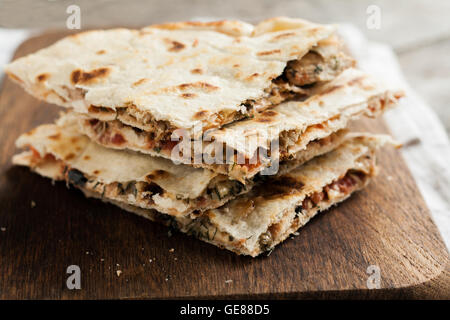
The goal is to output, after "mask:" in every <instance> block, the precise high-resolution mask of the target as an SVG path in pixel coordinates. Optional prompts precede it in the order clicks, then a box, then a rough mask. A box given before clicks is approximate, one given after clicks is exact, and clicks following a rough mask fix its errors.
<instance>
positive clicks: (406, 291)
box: [0, 30, 450, 299]
mask: <svg viewBox="0 0 450 320" xmlns="http://www.w3.org/2000/svg"><path fill="white" fill-rule="evenodd" d="M69 33H72V32H64V33H61V32H60V31H56V30H52V31H51V32H50V33H43V34H40V35H35V36H33V37H31V38H28V39H27V40H25V41H24V42H22V44H21V45H20V46H19V47H18V48H17V50H16V53H15V55H14V57H16V55H17V52H19V51H25V52H26V51H28V50H27V46H28V44H29V43H30V42H31V41H36V40H39V39H40V38H46V39H48V37H51V38H54V39H55V40H57V39H58V38H60V37H61V36H62V34H69ZM7 81H9V80H7V79H6V78H3V81H2V86H1V90H0V97H1V96H2V93H3V91H4V89H5V87H6V86H7ZM3 112H4V110H0V116H1V115H2V113H3ZM400 161H402V162H404V160H403V158H402V159H401V160H400ZM405 166H406V164H405ZM419 201H420V202H422V203H424V201H423V199H419ZM424 206H425V205H424ZM425 207H426V206H425ZM425 214H429V212H427V213H425ZM436 230H437V229H436ZM439 237H440V235H439ZM440 241H441V242H442V240H440ZM444 248H445V246H444ZM441 258H443V260H442V265H441V268H440V269H439V270H438V271H437V272H436V273H435V274H433V275H431V276H430V277H429V278H428V279H427V280H425V281H423V282H421V283H414V284H412V285H409V286H405V287H401V288H395V289H379V290H369V289H367V290H339V291H317V292H299V293H277V294H276V296H274V295H273V294H265V293H262V294H256V295H255V294H250V295H239V294H238V295H233V296H231V297H230V296H229V295H224V296H221V295H214V296H198V297H195V298H196V299H255V298H257V299H274V298H276V299H291V298H296V299H298V298H301V299H312V298H314V299H317V298H318V299H322V298H327V299H329V298H339V299H340V298H352V299H355V298H356V299H360V298H365V299H386V298H413V299H415V298H418V299H428V298H430V299H431V298H432V299H435V298H441V299H448V298H450V263H449V259H448V252H444V253H443V255H442V257H441ZM142 298H146V297H142ZM183 298H192V296H177V297H176V299H183ZM121 299H127V298H126V297H122V298H121ZM133 299H134V298H133Z"/></svg>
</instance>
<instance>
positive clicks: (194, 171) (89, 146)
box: [13, 114, 345, 215]
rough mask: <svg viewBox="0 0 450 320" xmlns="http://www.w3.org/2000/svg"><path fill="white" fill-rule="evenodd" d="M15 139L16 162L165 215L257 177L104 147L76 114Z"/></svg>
mask: <svg viewBox="0 0 450 320" xmlns="http://www.w3.org/2000/svg"><path fill="white" fill-rule="evenodd" d="M344 135H345V130H341V131H339V132H336V133H333V134H332V135H330V136H328V137H327V138H326V139H323V140H317V141H312V142H311V143H310V145H309V148H307V149H306V150H304V151H302V152H299V153H298V154H297V157H296V158H295V159H292V160H291V161H289V162H288V163H285V164H284V165H283V170H284V171H286V170H287V171H288V170H290V169H292V168H294V167H295V166H298V165H300V164H302V163H304V162H306V161H308V160H309V159H311V158H313V157H314V156H317V155H320V154H324V153H326V152H329V151H330V150H332V149H334V148H336V147H337V146H338V145H339V144H340V143H342V141H343V139H344ZM16 144H17V146H18V147H19V148H28V149H29V151H25V152H23V153H21V154H19V155H17V156H15V157H14V158H13V163H15V164H19V165H25V166H29V167H31V168H32V169H33V170H35V171H37V172H38V173H40V174H42V175H44V176H50V177H51V178H52V179H54V180H63V179H64V180H67V181H68V182H69V183H72V184H75V185H83V186H84V185H86V188H91V189H92V190H93V191H99V190H101V193H104V195H105V196H106V197H108V198H112V199H119V200H121V201H128V202H129V203H131V204H133V205H135V206H139V207H142V208H147V209H156V210H158V211H160V212H163V213H166V214H169V215H188V214H191V213H192V212H194V211H197V212H202V211H205V210H207V209H211V208H217V207H219V206H221V205H223V204H225V203H226V202H228V201H229V200H231V199H233V198H235V197H237V196H238V195H240V194H244V193H246V192H248V191H249V190H250V189H251V188H252V187H253V185H254V184H255V182H257V179H256V178H255V179H251V180H248V181H247V183H246V184H243V183H241V182H239V181H236V180H230V179H229V177H228V176H225V175H222V174H218V173H216V172H213V171H211V170H207V169H201V168H194V167H192V166H187V165H183V164H181V165H176V164H174V163H173V162H172V161H170V160H167V159H164V158H161V157H151V156H148V155H145V154H142V153H138V152H133V151H124V150H114V149H109V148H105V147H103V146H101V145H99V144H97V143H95V142H92V141H91V140H90V139H89V138H88V137H86V136H84V135H83V134H81V133H80V132H79V131H78V125H77V122H76V121H75V120H74V118H73V117H71V116H70V115H65V114H63V115H62V116H61V118H60V119H58V121H57V122H56V123H55V124H46V125H41V126H39V127H37V128H35V129H33V130H32V131H30V132H28V133H25V134H23V135H22V136H21V137H19V139H18V140H17V143H16ZM50 172H51V174H50ZM255 180H256V181H255Z"/></svg>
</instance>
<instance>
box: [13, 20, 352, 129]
mask: <svg viewBox="0 0 450 320" xmlns="http://www.w3.org/2000/svg"><path fill="white" fill-rule="evenodd" d="M334 32H335V26H329V25H319V24H314V23H311V22H308V21H305V20H301V19H289V18H273V19H269V20H265V21H262V22H261V23H259V24H257V25H256V26H253V25H250V24H247V23H244V22H240V21H217V22H206V23H202V22H185V23H172V24H164V25H153V26H149V27H146V28H143V29H140V30H132V29H112V30H95V31H87V32H82V33H79V34H75V35H71V36H68V37H66V38H64V39H62V40H60V41H58V42H56V43H55V44H53V45H51V46H50V47H48V48H45V49H42V50H40V51H38V52H36V53H34V54H30V55H28V56H26V57H23V58H19V59H17V60H15V61H14V62H12V63H11V64H9V65H7V66H6V72H7V73H8V74H9V75H10V76H11V78H12V79H14V80H16V81H17V82H18V83H20V84H21V85H22V86H23V87H24V88H25V89H26V90H27V91H28V92H29V93H31V94H32V95H34V96H35V97H38V98H40V99H43V100H45V101H48V102H51V103H55V104H58V105H61V106H64V107H69V108H72V109H74V110H75V111H76V112H79V113H84V114H89V115H90V116H91V117H97V118H100V119H115V118H118V119H120V120H121V121H122V122H124V123H127V124H130V125H132V126H134V127H138V128H141V129H144V130H146V131H149V132H156V133H157V136H159V135H160V134H167V133H169V134H170V132H172V131H173V130H175V129H176V128H184V129H187V130H191V129H192V128H193V127H194V126H195V125H198V124H202V125H203V127H204V128H205V129H207V128H218V127H221V126H223V125H225V124H227V123H230V122H232V121H235V120H238V119H241V118H244V117H247V116H249V115H250V114H252V113H253V112H254V111H256V110H264V109H266V108H268V107H271V106H273V105H276V104H278V103H280V102H282V101H283V100H284V99H285V98H291V97H292V95H293V94H296V93H299V94H302V92H303V90H304V88H302V86H305V85H310V84H311V83H310V82H311V81H315V82H321V81H326V80H329V79H330V76H331V77H332V76H333V74H335V73H337V72H339V71H341V70H342V69H343V68H345V67H348V66H352V65H354V62H353V61H352V60H351V59H349V58H348V57H346V56H345V55H344V54H343V53H342V52H341V51H339V50H338V51H332V52H334V53H333V54H331V55H330V54H328V52H329V50H330V48H336V47H338V46H340V43H339V41H336V40H335V38H334ZM321 41H322V42H321ZM322 46H323V47H324V48H322ZM308 53H309V56H308V57H307V58H308V59H307V61H306V63H307V64H309V63H311V64H312V63H315V66H316V67H317V68H316V67H314V69H313V72H312V73H311V70H309V69H308V68H307V67H306V68H305V66H304V63H303V64H302V63H300V62H299V63H298V64H290V65H289V66H288V62H291V61H292V62H295V61H300V60H301V59H302V58H303V57H304V56H306V55H307V54H308ZM311 55H318V56H320V57H319V58H318V59H314V58H312V57H311ZM334 60H339V61H340V63H337V64H336V63H333V61H334ZM308 61H310V62H308ZM285 69H288V70H290V72H289V75H290V76H286V77H282V78H283V79H281V78H280V76H282V75H283V72H284V71H285ZM324 69H326V70H324ZM314 70H316V72H314ZM322 72H323V76H321V75H320V73H322ZM315 74H318V75H319V76H315ZM289 79H292V81H294V82H295V86H296V88H292V89H289V88H288V89H287V88H286V85H287V84H289ZM284 93H286V94H284Z"/></svg>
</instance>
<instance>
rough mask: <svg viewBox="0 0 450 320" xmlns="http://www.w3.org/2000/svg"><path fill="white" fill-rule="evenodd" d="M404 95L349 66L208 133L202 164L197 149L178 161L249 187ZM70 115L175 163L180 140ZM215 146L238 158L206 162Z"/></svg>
mask: <svg viewBox="0 0 450 320" xmlns="http://www.w3.org/2000/svg"><path fill="white" fill-rule="evenodd" d="M402 94H403V93H402V92H399V91H390V90H388V89H387V88H386V87H385V86H384V85H383V84H381V83H379V81H377V80H376V79H373V78H371V77H369V76H368V75H367V74H365V73H363V72H362V71H360V70H357V69H353V68H349V69H346V70H345V71H343V72H342V73H341V74H339V75H338V76H337V77H336V78H334V79H333V80H332V81H330V82H328V83H326V84H324V85H322V86H320V87H318V88H316V89H315V92H314V95H313V96H311V97H310V98H309V99H307V100H305V101H289V102H285V103H282V104H280V105H278V106H276V107H274V108H272V109H270V110H266V111H263V112H261V113H257V114H256V115H255V116H254V117H253V118H251V119H247V120H241V121H237V122H234V123H232V124H230V125H228V126H225V127H223V128H220V129H217V130H212V131H210V132H208V134H205V138H204V139H203V140H204V141H202V146H203V148H202V150H201V151H202V152H203V154H200V160H201V161H198V159H199V158H198V157H197V158H196V156H197V155H198V153H196V150H195V149H194V148H192V151H191V155H192V156H191V157H187V158H178V159H177V160H179V161H180V162H182V163H185V164H191V165H194V166H195V167H201V168H207V169H209V170H212V171H214V172H217V173H220V174H225V175H229V176H230V177H231V178H233V179H236V180H239V181H241V182H242V183H245V181H246V180H248V179H251V178H252V177H253V176H255V175H256V174H258V173H260V172H261V171H263V170H264V169H265V168H267V167H268V166H270V165H271V163H273V162H274V161H284V160H287V159H292V158H293V157H294V155H295V154H297V153H299V152H300V151H304V150H306V149H307V146H308V144H309V143H310V142H311V141H314V140H317V139H324V138H325V137H327V136H329V135H330V134H332V133H333V132H336V131H338V130H341V129H343V128H345V127H347V126H348V123H349V121H350V120H353V119H356V118H358V117H360V116H361V115H366V116H370V117H376V116H377V115H379V114H381V113H382V112H383V111H385V110H386V109H388V108H391V107H393V106H395V105H396V103H397V100H398V99H399V98H400V97H401V96H402ZM72 116H74V117H76V118H78V119H79V123H80V130H81V131H82V132H83V133H84V134H86V135H87V136H89V137H90V138H91V139H92V140H94V141H96V142H97V143H99V144H102V145H104V146H106V147H108V148H115V149H130V150H134V151H139V152H143V153H147V154H150V155H152V156H161V157H165V158H167V159H173V150H174V148H175V147H176V146H177V142H174V141H172V140H169V141H164V142H161V141H159V142H158V140H157V139H155V137H154V135H153V134H152V133H149V132H146V131H143V130H139V129H136V128H134V127H132V126H128V125H124V124H123V123H122V122H120V121H119V120H111V121H99V120H97V119H92V118H89V117H85V116H82V115H80V114H78V115H77V114H76V113H73V115H72ZM277 138H279V148H278V150H275V152H274V150H271V144H272V143H274V141H275V140H277ZM205 140H206V141H205ZM207 141H213V142H207ZM192 145H194V144H192ZM216 148H219V149H220V148H224V150H226V148H228V149H229V150H231V152H230V154H231V155H234V157H233V158H227V159H225V157H223V159H222V160H223V161H215V162H213V163H211V162H210V163H207V162H206V161H203V160H204V155H205V154H207V153H208V150H215V149H216ZM261 148H262V149H264V150H266V151H265V152H264V153H265V154H269V150H270V151H271V152H270V159H269V160H270V161H268V160H267V159H264V158H262V157H259V153H260V152H261V151H260V149H261ZM223 154H225V152H223ZM238 155H239V157H238Z"/></svg>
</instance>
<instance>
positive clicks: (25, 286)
mask: <svg viewBox="0 0 450 320" xmlns="http://www.w3.org/2000/svg"><path fill="white" fill-rule="evenodd" d="M61 36H62V33H50V34H45V35H42V36H38V37H35V38H32V39H29V40H27V41H26V42H24V43H23V44H22V45H21V46H20V48H19V49H18V51H17V52H16V55H15V57H19V56H22V55H25V54H28V53H30V52H33V51H35V50H37V49H39V48H41V47H44V46H47V45H49V44H51V43H53V42H54V41H55V40H57V39H58V38H60V37H61ZM58 111H59V109H58V107H56V106H52V105H48V104H45V103H42V102H40V101H37V100H36V99H34V98H32V97H31V96H29V95H28V94H26V93H25V92H24V91H23V90H22V89H21V88H19V86H18V85H16V84H13V83H12V82H11V81H10V80H5V81H4V84H3V88H2V91H1V95H0V139H1V140H0V141H1V142H2V144H1V146H0V148H1V153H0V204H1V206H0V227H1V229H0V230H1V231H0V298H1V299H99V298H108V299H135V298H186V297H187V298H447V299H448V298H450V280H449V279H450V276H449V275H450V272H449V270H450V269H449V259H448V253H447V251H446V248H445V246H444V244H443V242H442V240H441V238H440V236H439V234H438V231H437V229H436V227H435V225H434V224H433V222H432V220H431V218H430V215H429V211H428V209H427V207H426V206H425V204H424V202H423V200H422V197H421V195H420V193H419V191H418V189H417V187H416V185H415V183H414V181H413V179H412V177H411V175H410V173H409V171H408V169H407V167H406V165H405V163H404V161H403V159H402V158H401V156H400V154H399V152H398V151H396V150H393V149H392V148H389V147H388V148H385V149H383V150H382V151H381V152H380V153H379V163H380V167H381V172H380V174H379V176H378V177H377V178H375V180H374V181H373V182H372V183H371V184H370V185H369V186H368V187H367V188H366V189H365V190H363V191H361V192H358V193H356V194H355V195H354V196H353V197H352V198H350V199H349V200H348V201H346V202H344V203H343V204H341V205H340V206H338V207H335V208H333V209H332V210H329V211H327V212H325V213H322V214H320V215H319V216H317V217H315V218H314V219H313V220H312V221H311V222H310V223H308V224H307V225H306V226H305V227H304V228H303V229H301V230H300V234H299V235H298V236H296V237H294V238H293V239H289V240H287V241H285V242H284V243H283V244H281V245H280V246H278V247H277V248H276V249H275V250H274V251H273V253H272V254H271V255H270V256H269V257H266V256H262V257H259V258H256V259H252V258H248V257H240V256H236V255H235V254H233V253H230V252H228V251H224V250H220V249H218V248H216V247H214V246H211V245H208V244H205V243H203V242H201V241H199V240H196V239H194V238H192V237H188V236H185V235H183V234H179V233H176V234H174V235H172V236H170V237H169V235H168V232H167V231H168V230H167V229H166V228H165V227H162V226H159V225H157V224H155V223H152V222H150V221H147V220H145V219H143V218H140V217H138V216H134V215H132V214H129V213H125V212H124V211H122V210H120V209H118V208H116V207H114V206H112V205H107V204H104V203H102V202H100V201H98V200H94V199H86V198H85V197H84V196H83V195H82V194H81V192H79V191H77V190H75V189H73V188H72V189H70V190H69V189H68V188H67V187H66V185H65V184H64V183H56V184H55V185H52V183H51V181H50V180H48V179H45V178H41V177H39V176H38V175H36V174H33V173H31V172H30V171H29V170H28V169H26V168H19V167H13V166H12V165H11V161H10V159H11V156H12V155H13V154H14V153H15V152H17V150H16V149H15V147H14V141H15V139H16V138H17V137H18V136H19V134H21V133H22V132H24V131H27V130H29V129H31V128H33V127H34V126H37V125H39V124H42V123H45V122H50V121H52V120H53V119H54V118H55V117H56V116H57V114H58ZM356 127H357V128H359V129H361V128H364V129H366V130H368V131H373V132H386V127H385V126H384V124H383V123H382V121H381V120H377V121H373V120H371V121H368V120H364V121H362V122H360V123H358V124H357V125H356ZM171 249H174V250H171ZM171 251H173V252H171ZM69 265H78V266H80V268H81V289H80V290H69V289H67V287H66V279H67V277H68V276H69V275H68V274H66V269H67V267H68V266H69ZM370 265H376V266H378V267H379V268H380V272H381V288H380V289H368V288H367V279H368V277H369V274H367V272H366V271H367V268H368V267H369V266H370ZM119 270H120V271H121V272H117V271H119ZM118 274H120V275H118ZM228 280H232V281H228Z"/></svg>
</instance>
